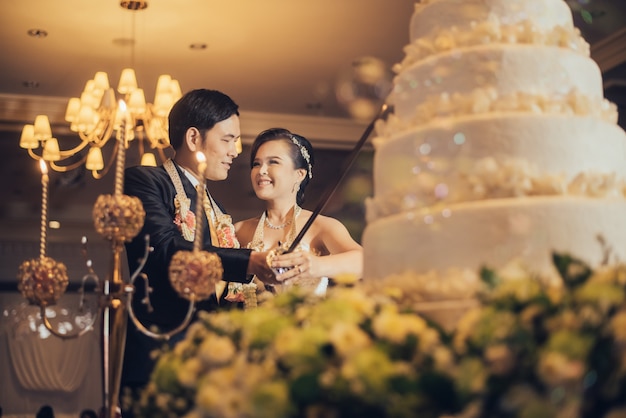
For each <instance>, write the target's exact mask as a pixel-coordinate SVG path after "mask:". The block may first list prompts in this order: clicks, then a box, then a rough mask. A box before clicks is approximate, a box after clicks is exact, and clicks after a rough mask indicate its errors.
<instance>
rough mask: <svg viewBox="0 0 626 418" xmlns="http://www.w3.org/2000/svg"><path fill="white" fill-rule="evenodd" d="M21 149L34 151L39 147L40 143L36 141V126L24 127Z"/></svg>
mask: <svg viewBox="0 0 626 418" xmlns="http://www.w3.org/2000/svg"><path fill="white" fill-rule="evenodd" d="M20 147H22V148H25V149H34V148H37V147H39V141H37V140H36V139H35V126H34V125H24V128H22V135H21V136H20Z"/></svg>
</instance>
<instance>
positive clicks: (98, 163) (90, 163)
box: [85, 147, 104, 171]
mask: <svg viewBox="0 0 626 418" xmlns="http://www.w3.org/2000/svg"><path fill="white" fill-rule="evenodd" d="M85 168H86V169H87V170H90V171H93V170H102V169H103V168H104V160H103V158H102V150H101V149H100V148H98V147H91V148H89V153H88V154H87V161H85Z"/></svg>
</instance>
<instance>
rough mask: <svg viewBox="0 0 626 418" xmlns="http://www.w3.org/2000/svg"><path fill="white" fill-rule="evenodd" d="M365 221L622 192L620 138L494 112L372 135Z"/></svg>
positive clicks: (625, 157) (625, 154) (553, 120)
mask: <svg viewBox="0 0 626 418" xmlns="http://www.w3.org/2000/svg"><path fill="white" fill-rule="evenodd" d="M375 145H376V154H375V156H374V198H373V199H371V201H370V202H369V203H368V205H369V206H368V219H369V220H373V219H375V218H378V217H380V216H388V215H390V214H393V213H398V212H402V211H405V210H409V209H412V208H414V207H424V206H430V205H433V204H436V203H439V202H443V203H445V204H448V203H453V202H463V201H472V200H481V199H490V198H496V197H516V196H521V195H555V194H582V195H587V196H596V197H597V196H609V195H623V184H622V183H623V181H624V179H626V164H624V161H626V133H624V131H623V130H622V129H621V128H620V127H619V126H617V125H615V124H612V123H608V122H605V121H602V120H599V119H595V118H591V117H583V116H566V115H558V114H557V115H545V114H531V113H508V114H507V113H500V114H485V115H478V116H466V117H463V118H458V119H454V123H451V120H440V121H435V122H433V123H430V124H429V125H426V126H424V127H419V128H413V129H412V130H409V131H405V132H403V133H401V134H398V135H396V136H392V137H389V138H388V139H387V138H377V139H376V140H375Z"/></svg>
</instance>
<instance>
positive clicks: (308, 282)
mask: <svg viewBox="0 0 626 418" xmlns="http://www.w3.org/2000/svg"><path fill="white" fill-rule="evenodd" d="M313 164H314V160H313V148H312V146H311V143H310V142H309V141H308V140H307V139H306V138H304V137H302V136H299V135H295V134H292V133H291V132H289V131H288V130H286V129H282V128H273V129H268V130H266V131H263V132H261V133H260V134H259V135H258V136H257V138H256V139H255V140H254V143H253V144H252V150H251V156H250V167H251V172H250V180H251V181H252V188H253V189H254V192H255V194H256V196H257V197H258V198H259V199H261V200H264V201H265V211H264V212H263V213H262V214H261V215H260V216H258V217H256V218H251V219H246V220H244V221H240V222H237V223H236V224H235V231H236V233H237V239H238V240H239V242H240V243H241V245H242V246H246V245H247V247H248V248H251V249H253V250H256V251H268V250H271V249H275V248H277V247H279V246H280V245H281V244H282V245H287V246H289V245H290V244H291V243H292V242H293V240H294V238H295V237H296V236H297V235H298V233H299V232H300V229H302V227H303V225H304V224H305V223H306V222H307V220H308V219H309V217H310V216H311V214H312V212H311V211H309V210H306V209H302V208H301V207H300V205H301V204H302V201H303V199H304V189H305V188H306V186H307V184H308V183H309V180H310V179H311V178H312V177H313V171H312V170H313ZM271 267H273V268H277V267H292V268H290V269H289V270H287V271H286V272H284V273H282V274H279V275H278V276H277V277H276V278H277V280H279V281H282V282H283V283H285V284H287V283H289V284H294V285H298V286H302V287H306V288H309V289H311V290H312V291H314V292H315V293H318V294H323V293H324V291H325V288H326V285H327V283H328V278H329V277H330V278H332V277H334V276H336V275H338V274H343V273H347V274H353V275H355V276H356V277H359V278H360V277H361V275H362V272H363V249H362V247H361V246H360V245H359V244H358V243H357V242H356V241H354V239H352V237H351V236H350V233H349V232H348V230H347V229H346V227H345V226H344V225H343V224H342V223H341V222H339V221H338V220H337V219H334V218H331V217H328V216H322V215H319V216H318V217H317V218H315V221H314V222H313V224H312V225H311V227H310V228H309V230H308V231H307V232H306V234H305V235H304V237H303V238H302V241H301V242H300V245H299V247H298V249H297V250H296V251H294V252H292V253H289V254H283V255H280V256H278V257H276V258H274V259H273V261H272V266H271Z"/></svg>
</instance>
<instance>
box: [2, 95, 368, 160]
mask: <svg viewBox="0 0 626 418" xmlns="http://www.w3.org/2000/svg"><path fill="white" fill-rule="evenodd" d="M68 100H69V99H68V98H65V97H49V96H30V95H16V94H0V129H2V130H5V131H13V132H19V131H21V130H22V127H23V125H24V124H26V123H32V122H33V121H34V120H35V117H36V116H37V115H40V114H45V115H48V118H49V119H50V124H51V126H52V130H53V133H55V134H56V135H72V131H70V129H69V124H68V123H67V122H65V107H66V106H67V102H68ZM273 127H284V128H286V129H289V130H290V131H293V132H297V133H298V134H301V135H303V136H305V137H307V138H308V139H310V140H311V142H313V143H314V145H319V146H324V147H326V148H328V147H336V148H345V147H346V146H350V145H352V144H354V143H356V142H357V140H358V139H359V138H360V136H361V135H362V133H363V131H364V130H365V128H366V124H365V123H362V122H357V121H354V120H351V119H347V118H331V117H324V116H307V115H292V114H278V113H264V112H250V111H245V110H242V111H241V135H242V139H243V141H244V142H246V143H251V142H252V141H253V140H254V138H255V137H256V135H258V133H259V132H261V131H263V130H265V129H268V128H273Z"/></svg>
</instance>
